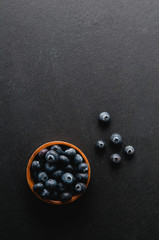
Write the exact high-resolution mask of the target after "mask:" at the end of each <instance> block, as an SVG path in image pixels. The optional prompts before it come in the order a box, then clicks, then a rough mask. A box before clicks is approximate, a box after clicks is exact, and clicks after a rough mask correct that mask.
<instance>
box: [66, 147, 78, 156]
mask: <svg viewBox="0 0 159 240" xmlns="http://www.w3.org/2000/svg"><path fill="white" fill-rule="evenodd" d="M64 153H65V155H66V156H67V157H74V156H75V155H76V150H75V149H74V148H68V149H66V150H65V152H64Z"/></svg>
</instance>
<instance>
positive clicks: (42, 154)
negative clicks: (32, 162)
mask: <svg viewBox="0 0 159 240" xmlns="http://www.w3.org/2000/svg"><path fill="white" fill-rule="evenodd" d="M47 152H48V150H47V148H44V149H42V150H41V151H40V152H39V157H40V158H43V157H45V155H46V153H47Z"/></svg>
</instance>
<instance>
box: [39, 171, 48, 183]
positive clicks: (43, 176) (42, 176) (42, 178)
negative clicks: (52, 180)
mask: <svg viewBox="0 0 159 240" xmlns="http://www.w3.org/2000/svg"><path fill="white" fill-rule="evenodd" d="M38 180H39V182H42V183H44V182H46V181H47V180H48V175H47V174H46V172H40V173H39V174H38Z"/></svg>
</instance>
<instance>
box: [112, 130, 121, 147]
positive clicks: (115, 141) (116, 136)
mask: <svg viewBox="0 0 159 240" xmlns="http://www.w3.org/2000/svg"><path fill="white" fill-rule="evenodd" d="M110 141H111V142H112V143H113V144H115V145H120V144H122V136H121V135H120V134H118V133H113V134H112V135H111V136H110Z"/></svg>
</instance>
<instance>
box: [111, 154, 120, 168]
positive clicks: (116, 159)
mask: <svg viewBox="0 0 159 240" xmlns="http://www.w3.org/2000/svg"><path fill="white" fill-rule="evenodd" d="M110 162H111V163H112V164H114V165H119V164H120V163H121V157H120V155H119V154H117V153H114V154H112V155H111V156H110Z"/></svg>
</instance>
